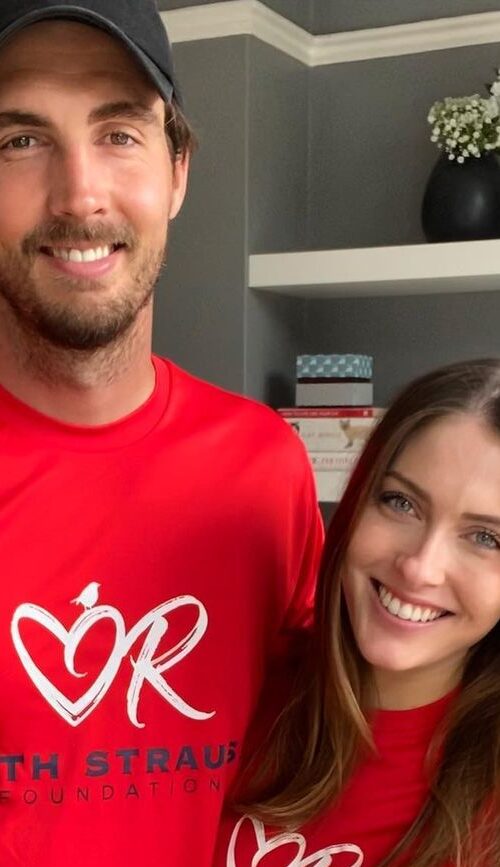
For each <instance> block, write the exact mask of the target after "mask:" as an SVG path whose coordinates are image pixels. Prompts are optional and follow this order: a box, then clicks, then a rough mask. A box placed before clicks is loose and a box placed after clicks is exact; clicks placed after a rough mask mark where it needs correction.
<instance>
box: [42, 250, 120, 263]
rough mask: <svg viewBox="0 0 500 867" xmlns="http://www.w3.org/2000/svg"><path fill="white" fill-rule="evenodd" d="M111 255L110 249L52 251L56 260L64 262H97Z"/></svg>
mask: <svg viewBox="0 0 500 867" xmlns="http://www.w3.org/2000/svg"><path fill="white" fill-rule="evenodd" d="M111 253H112V249H111V247H96V248H95V250H52V255H53V256H54V257H55V258H56V259H63V260H64V261H65V262H97V261H98V260H99V259H106V258H107V256H110V255H111Z"/></svg>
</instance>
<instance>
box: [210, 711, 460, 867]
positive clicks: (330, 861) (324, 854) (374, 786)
mask: <svg viewBox="0 0 500 867" xmlns="http://www.w3.org/2000/svg"><path fill="white" fill-rule="evenodd" d="M451 699H452V697H451V696H446V697H445V698H442V699H440V700H439V701H437V702H434V703H433V704H430V705H426V706H424V707H420V708H415V709H413V710H406V711H379V712H378V713H377V714H376V716H375V718H374V723H373V737H374V741H375V745H376V747H377V754H376V755H374V756H373V757H371V758H370V759H368V760H367V761H366V762H364V763H363V764H362V765H360V767H359V768H358V770H357V771H356V772H355V773H354V775H353V777H352V779H351V782H350V784H349V785H348V786H347V788H346V790H345V792H344V793H343V795H342V797H341V798H340V801H339V802H338V803H337V804H336V805H335V806H333V807H332V808H331V809H330V810H329V811H327V812H326V813H325V814H324V815H323V816H322V817H321V818H319V819H317V820H316V821H314V822H311V823H309V824H308V825H307V826H305V827H304V828H302V829H301V830H300V831H298V832H295V833H292V832H286V831H276V832H272V831H270V830H268V829H266V828H265V827H264V826H263V825H262V823H261V822H259V821H258V820H256V819H253V818H252V817H250V816H246V817H243V818H238V817H235V816H234V815H226V816H225V818H224V820H223V823H222V827H221V833H220V838H219V845H218V852H217V856H216V858H215V861H214V867H257V865H259V867H306V865H307V867H329V865H333V867H361V865H363V867H377V865H378V864H379V863H380V861H381V860H382V858H384V857H385V856H386V855H388V854H389V852H391V851H392V849H393V848H394V847H395V846H396V844H397V843H398V842H399V840H401V838H402V837H403V836H404V834H405V832H406V831H407V830H408V829H409V827H410V826H411V824H412V822H413V820H414V819H415V818H416V816H417V815H418V813H419V812H420V810H421V808H422V806H423V805H424V802H425V800H426V798H427V795H428V791H429V786H428V780H427V777H426V774H425V772H424V759H425V756H426V753H427V750H428V747H429V743H430V740H431V737H432V735H433V733H434V731H435V728H436V726H437V725H438V723H439V722H440V721H441V720H442V718H443V715H444V713H445V712H446V710H447V709H448V706H449V704H450V701H451Z"/></svg>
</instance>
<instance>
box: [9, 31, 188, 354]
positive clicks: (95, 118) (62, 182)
mask: <svg viewBox="0 0 500 867" xmlns="http://www.w3.org/2000/svg"><path fill="white" fill-rule="evenodd" d="M0 82H1V87H0V202H1V203H2V205H1V208H0V298H3V300H4V302H6V303H7V305H8V306H9V307H10V309H11V311H13V313H14V314H15V317H16V319H17V321H18V322H19V324H20V325H21V326H22V327H23V328H24V330H25V331H28V332H31V333H34V334H37V335H41V336H42V337H44V338H45V339H46V340H49V341H50V342H51V343H52V344H55V345H58V346H62V347H65V348H73V349H89V350H92V349H96V348H98V347H101V346H106V345H107V344H109V343H111V342H112V341H113V340H115V339H116V338H117V337H119V336H120V335H122V334H125V333H126V332H127V330H128V329H129V328H130V326H131V325H132V323H133V322H134V321H135V320H136V317H137V315H138V314H139V312H140V311H141V310H142V309H144V308H146V307H148V305H149V302H150V299H151V294H152V290H153V287H154V284H155V282H156V279H157V277H158V273H159V270H160V267H161V264H162V261H163V256H164V251H165V244H166V238H167V227H168V221H169V220H170V219H172V218H173V217H175V215H176V214H177V212H178V210H179V208H180V206H181V204H182V200H183V197H184V192H185V184H186V175H187V160H184V161H182V160H176V161H173V159H172V156H171V154H170V152H169V147H168V143H167V140H166V137H165V132H164V119H165V106H164V103H163V101H162V99H161V97H160V96H159V95H158V93H157V92H156V90H155V89H154V88H153V86H152V85H151V84H150V83H149V80H148V79H147V78H146V76H145V75H144V74H143V73H142V71H141V70H140V68H139V67H138V65H137V64H136V62H135V60H134V59H133V57H132V56H131V55H130V54H129V52H128V51H127V49H126V48H124V47H122V45H121V44H120V43H119V42H118V41H116V40H114V39H113V38H112V37H110V36H108V35H107V34H105V33H104V32H101V31H100V30H98V29H96V28H93V27H87V26H85V25H80V24H76V23H70V22H60V21H50V22H44V23H40V24H36V25H34V26H32V27H29V28H27V29H26V30H24V31H22V32H21V33H20V34H18V35H17V36H16V37H15V38H14V39H13V40H12V41H10V42H9V43H8V44H7V45H6V46H4V47H3V48H2V49H1V51H0Z"/></svg>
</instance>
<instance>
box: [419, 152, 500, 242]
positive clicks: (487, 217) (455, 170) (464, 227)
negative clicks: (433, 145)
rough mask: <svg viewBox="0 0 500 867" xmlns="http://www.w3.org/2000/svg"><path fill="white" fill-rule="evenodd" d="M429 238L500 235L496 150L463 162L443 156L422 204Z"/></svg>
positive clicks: (499, 177) (499, 165) (471, 238)
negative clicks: (493, 152) (494, 152)
mask: <svg viewBox="0 0 500 867" xmlns="http://www.w3.org/2000/svg"><path fill="white" fill-rule="evenodd" d="M422 228H423V230H424V233H425V237H426V238H427V240H428V241H480V240H485V239H487V238H500V162H499V160H498V158H497V156H496V155H495V154H486V155H484V156H481V157H477V158H476V157H469V158H467V159H466V160H465V162H464V163H462V164H460V163H457V162H456V161H454V160H449V159H448V158H447V157H446V156H442V157H441V158H440V159H439V160H438V162H437V163H436V165H435V166H434V169H433V170H432V172H431V175H430V178H429V181H428V183H427V187H426V190H425V194H424V200H423V204H422Z"/></svg>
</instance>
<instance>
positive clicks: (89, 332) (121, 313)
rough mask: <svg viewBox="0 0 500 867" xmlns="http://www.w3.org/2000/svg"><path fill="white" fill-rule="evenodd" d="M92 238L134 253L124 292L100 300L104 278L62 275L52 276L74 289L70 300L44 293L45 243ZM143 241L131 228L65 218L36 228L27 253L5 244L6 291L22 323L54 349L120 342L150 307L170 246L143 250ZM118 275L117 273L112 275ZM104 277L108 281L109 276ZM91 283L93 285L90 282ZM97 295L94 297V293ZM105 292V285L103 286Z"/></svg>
mask: <svg viewBox="0 0 500 867" xmlns="http://www.w3.org/2000/svg"><path fill="white" fill-rule="evenodd" d="M81 243H91V244H93V245H94V246H95V247H104V246H110V247H112V248H113V247H115V246H117V245H118V246H120V247H124V248H125V250H126V252H125V253H124V255H126V256H128V257H129V258H130V264H129V270H128V272H127V273H126V274H125V275H124V277H123V283H124V285H123V287H122V291H121V292H117V293H115V294H114V297H113V298H111V299H107V300H106V299H104V300H102V299H101V300H99V295H100V287H99V280H98V279H95V280H91V281H90V280H85V278H75V277H70V276H66V275H64V274H63V273H62V272H61V274H60V275H58V274H57V272H56V271H54V276H53V277H52V278H46V282H48V280H49V279H52V281H53V282H54V283H57V284H58V285H59V286H60V287H61V289H62V290H63V291H64V290H66V291H67V293H68V300H67V302H65V301H54V300H48V299H47V298H46V297H44V293H43V285H39V283H38V282H37V281H35V280H34V279H33V277H32V276H31V271H32V266H33V263H34V261H35V257H36V256H40V255H46V254H45V253H41V252H40V250H41V249H43V248H44V247H50V248H52V249H58V248H61V247H66V248H68V247H72V246H78V244H81ZM138 251H139V241H138V238H137V236H136V235H135V233H134V232H133V231H132V230H131V229H130V228H128V227H123V228H119V229H117V228H112V227H109V226H107V225H106V224H104V223H102V224H94V225H93V226H92V227H82V226H76V225H73V224H70V223H68V222H65V221H62V220H56V221H54V222H53V223H52V224H51V225H50V226H45V227H41V228H39V229H36V230H35V231H34V232H33V233H31V234H30V235H29V236H27V237H26V238H25V240H24V241H23V244H22V247H21V252H17V251H15V250H12V249H11V250H7V249H6V248H5V247H2V246H1V245H0V296H1V297H3V298H4V300H5V301H6V302H7V304H8V305H9V307H10V309H11V311H12V313H13V315H14V318H15V320H16V322H17V324H18V325H19V326H20V327H21V329H22V330H23V332H24V333H25V334H26V335H27V336H28V338H29V336H30V335H31V338H33V337H36V338H38V339H40V338H41V339H42V340H43V341H45V342H47V343H48V344H50V345H52V346H53V347H54V348H59V349H63V350H64V349H66V350H74V351H77V352H78V351H82V352H84V351H86V352H92V351H95V350H97V349H102V348H104V347H107V346H110V345H112V344H115V343H116V342H117V341H118V340H119V339H120V338H121V337H124V336H125V335H126V334H127V332H129V330H130V329H131V327H132V326H133V324H134V322H135V321H136V319H137V316H138V314H139V312H140V311H141V310H142V309H143V308H144V307H146V306H147V304H148V303H149V301H150V299H151V296H152V294H153V291H154V287H155V285H156V282H157V280H158V276H159V273H160V270H161V266H162V262H163V258H164V253H165V248H164V246H163V247H162V248H161V249H156V250H149V251H146V252H144V253H142V255H140V254H139V252H138ZM111 279H112V277H111ZM103 282H104V281H103ZM86 283H87V286H86ZM90 294H91V295H92V296H93V297H92V298H91V299H90V300H91V303H89V298H88V296H89V295H90ZM102 294H103V295H104V294H105V290H103V293H102Z"/></svg>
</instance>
